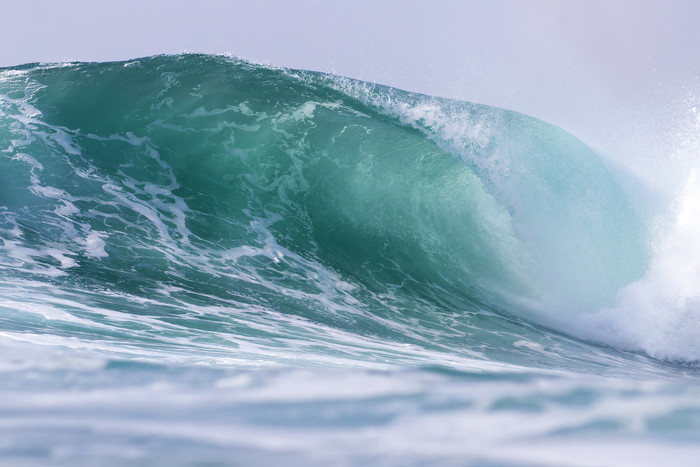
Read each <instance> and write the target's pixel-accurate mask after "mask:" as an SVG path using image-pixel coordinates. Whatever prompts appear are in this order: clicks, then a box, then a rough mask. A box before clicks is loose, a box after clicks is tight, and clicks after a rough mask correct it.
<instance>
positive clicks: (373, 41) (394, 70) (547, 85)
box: [0, 0, 700, 150]
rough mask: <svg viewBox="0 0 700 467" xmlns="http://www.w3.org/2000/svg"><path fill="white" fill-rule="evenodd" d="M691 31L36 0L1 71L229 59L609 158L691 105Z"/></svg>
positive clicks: (281, 2)
mask: <svg viewBox="0 0 700 467" xmlns="http://www.w3.org/2000/svg"><path fill="white" fill-rule="evenodd" d="M698 21H700V2H699V1H696V0H677V1H663V0H656V1H653V0H586V1H578V0H482V1H475V0H472V1H461V0H445V1H438V0H433V1H411V0H408V1H407V0H403V1H398V0H397V1H381V0H375V1H368V0H359V1H358V0H354V1H343V2H341V1H321V0H299V1H294V0H286V1H285V0H261V1H223V0H219V1H217V0H197V1H192V2H184V1H178V0H170V1H165V0H121V1H119V2H116V1H111V0H110V1H99V0H92V1H81V0H61V1H56V0H33V1H20V2H5V4H4V5H3V6H2V27H0V44H3V45H2V47H0V66H12V65H17V64H21V63H27V62H36V61H43V62H46V61H49V62H55V61H65V60H86V61H107V60H123V59H130V58H136V57H140V56H147V55H153V54H159V53H178V52H183V51H188V52H205V53H229V54H233V55H236V56H239V57H242V58H247V59H252V60H256V61H263V62H268V63H271V64H274V65H279V66H287V67H296V68H304V69H312V70H318V71H329V72H334V73H337V74H341V75H345V76H350V77H355V78H360V79H365V80H369V81H375V82H380V83H383V84H388V85H392V86H396V87H400V88H403V89H408V90H413V91H420V92H424V93H427V94H433V95H441V96H446V97H455V98H460V99H466V100H470V101H473V102H479V103H486V104H491V105H497V106H501V107H506V108H509V109H513V110H518V111H522V112H525V113H528V114H530V115H534V116H537V117H540V118H543V119H545V120H548V121H550V122H553V123H556V124H558V125H560V126H562V127H564V128H566V129H568V130H570V131H572V132H573V133H574V134H577V135H578V136H580V137H582V138H583V139H584V140H588V141H591V140H593V141H592V142H593V143H597V144H599V145H602V146H607V147H608V148H609V149H611V150H615V149H620V147H621V146H620V144H618V143H615V142H614V141H613V140H614V138H615V135H617V134H620V133H621V132H625V131H632V132H639V133H640V134H648V133H649V131H648V130H647V129H640V128H641V127H640V125H641V126H642V127H644V125H645V123H644V121H645V120H649V119H652V120H653V119H654V118H656V117H653V116H651V115H649V116H645V115H640V114H644V113H658V112H668V111H669V110H668V109H662V107H665V106H669V107H673V106H677V105H682V104H679V103H678V102H679V101H682V100H683V99H685V98H687V96H688V95H692V94H693V93H694V92H695V93H696V94H700V92H698V90H700V86H699V85H698V83H699V81H700V80H699V79H698V75H699V73H700V68H699V66H700V27H699V26H698ZM649 109H653V111H650V110H649ZM635 115H636V117H634V118H632V117H631V116H635ZM631 118H632V120H634V119H635V118H636V120H635V122H636V123H631V124H630V126H631V127H634V128H628V129H625V128H624V124H623V123H621V122H627V121H630V119H631ZM666 120H668V119H666ZM647 123H648V122H647ZM654 124H655V125H656V126H657V127H658V126H663V123H659V122H655V123H654ZM652 126H653V125H652ZM611 141H613V142H612V143H611ZM616 144H617V146H616Z"/></svg>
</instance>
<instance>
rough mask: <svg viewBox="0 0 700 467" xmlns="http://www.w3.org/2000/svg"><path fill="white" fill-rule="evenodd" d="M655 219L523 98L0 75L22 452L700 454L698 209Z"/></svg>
mask: <svg viewBox="0 0 700 467" xmlns="http://www.w3.org/2000/svg"><path fill="white" fill-rule="evenodd" d="M691 182H692V183H691ZM691 182H689V185H688V187H687V189H686V190H685V192H684V193H685V194H686V198H684V199H685V200H686V201H688V200H689V201H688V202H687V203H686V204H683V203H680V206H681V208H680V210H679V218H678V219H681V220H682V219H683V215H685V216H686V217H687V216H688V213H691V214H692V212H693V209H694V207H693V206H694V204H693V203H690V201H692V200H693V199H695V198H694V196H695V193H696V191H695V190H694V186H695V185H693V183H694V182H693V181H692V180H691ZM688 203H690V204H688ZM684 206H685V207H684ZM641 212H642V211H640V209H638V207H637V206H635V204H634V203H633V202H632V201H630V199H629V198H628V196H627V195H626V193H625V191H624V190H623V188H621V187H620V186H619V185H618V183H617V177H616V175H615V174H614V173H611V172H610V170H609V169H608V168H607V166H606V165H605V164H604V163H603V162H602V161H601V159H600V158H599V156H598V155H597V154H596V153H595V152H594V151H593V150H591V149H590V148H589V147H587V146H586V145H585V144H584V143H583V142H581V141H579V140H578V139H576V138H575V137H574V136H572V135H569V134H568V133H566V132H565V131H563V130H561V129H559V128H557V127H555V126H552V125H550V124H547V123H545V122H542V121H540V120H536V119H533V118H530V117H527V116H525V115H522V114H518V113H514V112H510V111H507V110H503V109H497V108H492V107H488V106H483V105H477V104H471V103H467V102H458V101H452V100H447V99H439V98H434V97H430V96H425V95H419V94H413V93H409V92H405V91H401V90H397V89H392V88H388V87H384V86H381V85H377V84H372V83H365V82H359V81H354V80H349V79H345V78H341V77H336V76H331V75H324V74H319V73H312V72H303V71H294V70H285V69H276V68H273V67H269V66H261V65H256V64H252V63H248V62H245V61H240V60H237V59H232V58H227V57H218V56H205V55H179V56H158V57H151V58H144V59H139V60H134V61H131V62H118V63H67V64H60V65H36V64H33V65H25V66H21V67H14V68H5V69H0V271H1V272H2V273H1V274H0V348H1V349H2V359H0V372H2V377H1V378H0V392H1V393H2V397H0V413H2V417H0V432H2V441H0V458H1V459H5V461H4V462H3V463H5V462H7V463H8V464H9V465H47V464H49V465H50V464H58V465H124V464H136V465H139V464H142V465H202V464H203V463H208V464H207V465H240V464H256V465H260V464H273V465H274V464H279V465H348V464H349V465H432V464H435V463H439V464H447V465H465V464H467V465H657V464H658V462H665V461H664V460H668V459H669V458H670V457H669V456H672V458H673V461H674V463H675V465H683V464H684V463H685V464H687V465H691V463H692V462H691V461H692V460H693V459H694V458H695V456H697V454H698V453H700V448H699V447H698V444H697V443H698V441H700V402H698V401H699V400H700V399H698V395H699V394H700V388H698V384H697V383H698V379H697V369H696V365H695V363H694V362H695V361H697V359H698V357H700V349H699V348H698V344H696V339H695V337H696V336H697V335H698V323H697V322H696V319H695V318H694V309H695V307H694V305H695V303H698V301H697V294H696V292H695V288H692V287H691V289H682V290H681V289H679V288H670V289H669V288H668V287H665V286H664V284H666V282H668V280H670V279H669V277H671V278H672V279H673V277H674V274H673V271H671V273H669V267H670V266H669V265H677V264H678V261H679V260H678V258H682V259H684V260H688V262H689V263H690V266H689V267H690V268H691V269H692V267H694V266H695V263H693V262H692V255H691V257H690V258H689V256H688V254H687V252H685V253H684V252H682V251H681V253H678V252H679V248H678V245H683V246H684V247H685V248H687V247H688V245H691V247H692V245H693V244H694V243H693V242H688V241H686V240H685V238H686V237H687V236H690V237H692V238H695V237H693V236H692V234H693V233H694V232H695V230H694V224H692V223H691V225H690V227H688V224H687V223H685V224H683V223H682V222H681V223H680V224H679V222H676V223H675V224H674V223H671V224H670V225H672V226H674V227H673V229H669V231H668V232H665V235H664V236H663V240H658V239H657V235H658V229H653V228H652V227H651V220H650V219H647V218H645V217H644V216H643V215H642V214H641ZM681 250H682V248H681ZM691 251H694V247H693V249H692V250H691ZM674 255H675V256H674ZM671 269H673V268H672V267H671ZM683 277H685V278H687V280H688V282H689V283H692V279H693V275H692V274H688V273H687V272H686V273H684V275H683ZM673 280H675V279H673ZM673 280H671V282H673ZM665 281H666V282H665ZM674 283H675V282H674Z"/></svg>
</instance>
